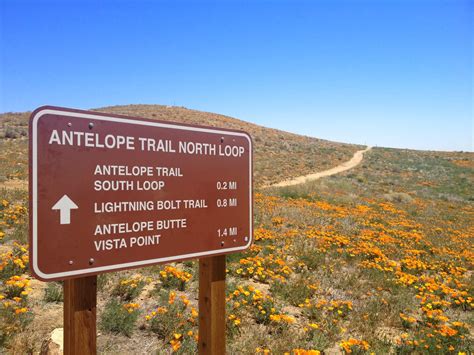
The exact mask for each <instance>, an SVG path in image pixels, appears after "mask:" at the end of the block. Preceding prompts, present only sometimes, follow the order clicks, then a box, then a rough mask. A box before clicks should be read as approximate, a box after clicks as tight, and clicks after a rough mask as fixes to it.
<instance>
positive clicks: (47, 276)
mask: <svg viewBox="0 0 474 355" xmlns="http://www.w3.org/2000/svg"><path fill="white" fill-rule="evenodd" d="M47 114H60V115H62V116H70V117H79V118H84V119H94V120H101V121H111V122H119V123H125V124H134V125H142V126H153V127H162V128H170V129H180V130H183V131H194V132H206V133H215V134H226V135H234V136H242V137H245V138H247V140H248V142H249V148H250V151H249V154H250V155H249V182H250V186H249V202H250V215H249V218H250V221H252V213H253V211H252V156H251V153H252V140H251V139H250V137H249V136H248V135H247V134H246V133H243V132H232V131H222V130H219V129H212V128H201V127H189V126H179V125H174V124H168V123H161V122H152V121H140V120H133V119H127V118H119V117H108V116H102V115H94V114H87V113H80V112H70V111H62V110H56V109H43V110H40V111H38V112H37V113H36V115H35V116H34V118H33V120H32V133H33V134H32V136H33V137H32V138H33V142H32V160H33V171H32V178H33V183H32V195H33V201H32V206H33V227H32V229H33V230H32V237H33V240H32V244H33V245H32V247H33V269H34V271H35V272H36V274H37V275H38V276H40V277H42V278H43V279H52V278H59V277H69V276H74V275H80V274H89V273H95V272H97V273H98V272H102V271H109V270H115V269H121V268H127V267H130V268H133V267H138V266H145V265H149V264H156V263H164V262H169V261H176V260H179V259H187V258H196V257H200V256H210V255H214V254H220V253H223V252H232V251H239V250H244V249H246V248H248V247H249V246H250V244H252V240H253V233H252V232H253V226H252V223H250V230H249V242H248V243H247V244H246V245H245V246H242V247H235V248H227V249H218V250H212V251H205V252H201V253H192V254H184V255H175V256H170V257H165V258H158V259H150V260H141V261H134V262H130V263H124V264H116V265H108V266H100V267H94V268H90V269H81V270H73V271H65V272H57V273H53V274H45V273H43V272H42V271H41V270H40V269H39V266H38V242H37V239H38V215H37V211H38V157H37V154H38V147H37V145H38V131H37V126H38V121H39V120H40V118H41V117H42V116H44V115H47Z"/></svg>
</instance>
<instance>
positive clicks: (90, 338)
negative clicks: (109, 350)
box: [64, 276, 97, 355]
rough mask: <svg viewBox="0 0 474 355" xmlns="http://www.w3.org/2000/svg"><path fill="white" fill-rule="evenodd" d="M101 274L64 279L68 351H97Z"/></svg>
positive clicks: (74, 353)
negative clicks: (98, 287) (98, 298)
mask: <svg viewBox="0 0 474 355" xmlns="http://www.w3.org/2000/svg"><path fill="white" fill-rule="evenodd" d="M96 308H97V276H88V277H81V278H77V279H70V280H65V281H64V354H65V355H86V354H93V355H95V354H97V344H96V343H97V326H96V316H97V315H96Z"/></svg>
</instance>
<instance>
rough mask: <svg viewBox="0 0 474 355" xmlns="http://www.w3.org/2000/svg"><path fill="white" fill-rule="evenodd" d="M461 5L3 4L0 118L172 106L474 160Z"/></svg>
mask: <svg viewBox="0 0 474 355" xmlns="http://www.w3.org/2000/svg"><path fill="white" fill-rule="evenodd" d="M472 12H473V5H472V4H469V1H462V0H450V1H436V0H434V1H427V0H425V1H408V0H399V1H388V0H387V1H383V0H379V1H375V0H373V1H356V0H352V1H349V0H347V1H298V0H296V1H290V0H288V1H276V0H275V1H256V0H252V1H225V0H223V1H219V2H218V1H215V2H211V1H179V0H175V1H131V0H130V1H114V2H112V1H100V0H97V1H67V0H63V1H41V0H35V1H21V0H0V14H1V15H0V21H1V24H0V26H1V27H0V28H1V34H0V35H1V36H0V58H1V62H0V112H7V111H26V110H32V109H34V108H36V107H38V106H40V105H44V104H50V105H58V106H66V107H74V108H82V109H88V108H96V107H103V106H108V105H118V104H138V103H149V104H166V105H177V106H185V107H188V108H193V109H197V110H204V111H211V112H217V113H222V114H226V115H230V116H233V117H236V118H240V119H243V120H246V121H250V122H254V123H257V124H261V125H264V126H269V127H275V128H279V129H283V130H286V131H291V132H295V133H301V134H305V135H310V136H314V137H319V138H325V139H330V140H336V141H342V142H349V143H361V144H365V143H367V144H371V145H379V146H390V147H402V148H415V149H436V150H471V151H472V150H473V134H474V133H473V122H472V121H473V118H472V115H473V97H472V85H473V73H472V57H473V49H472V48H473V47H472V31H473V26H472Z"/></svg>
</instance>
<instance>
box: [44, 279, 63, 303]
mask: <svg viewBox="0 0 474 355" xmlns="http://www.w3.org/2000/svg"><path fill="white" fill-rule="evenodd" d="M63 299H64V297H63V288H62V285H61V284H60V283H57V282H49V283H48V286H46V289H45V290H44V300H45V302H62V301H63Z"/></svg>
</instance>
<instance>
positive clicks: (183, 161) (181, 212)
mask: <svg viewBox="0 0 474 355" xmlns="http://www.w3.org/2000/svg"><path fill="white" fill-rule="evenodd" d="M30 211H31V213H30V255H31V259H32V260H31V269H32V272H33V274H34V275H35V276H36V277H38V278H39V279H42V280H61V279H66V278H70V277H80V276H84V275H93V274H97V273H101V272H106V271H112V270H119V269H127V268H135V267H140V266H146V265H151V264H156V263H163V262H171V261H177V260H184V259H190V258H198V257H207V256H212V255H217V254H226V253H232V252H238V251H241V250H244V249H246V248H248V247H249V246H250V244H251V243H252V240H253V230H252V141H251V139H250V136H249V135H248V134H247V133H244V132H240V131H233V130H227V129H220V128H212V127H200V126H190V125H183V124H178V123H171V122H162V121H154V120H146V119H135V118H129V117H124V116H119V115H113V114H104V113H97V112H88V111H80V110H72V109H65V108H58V107H41V108H39V109H37V110H36V111H34V112H33V113H32V115H31V118H30Z"/></svg>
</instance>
